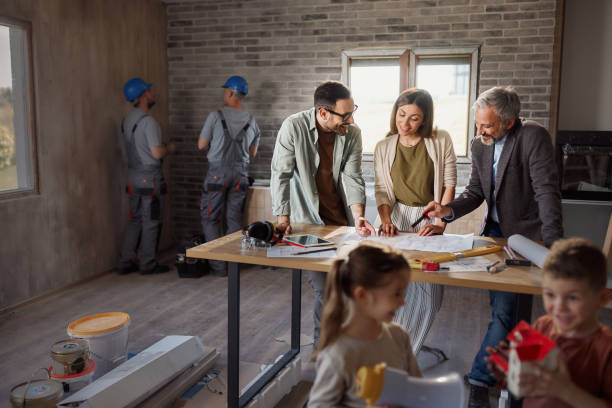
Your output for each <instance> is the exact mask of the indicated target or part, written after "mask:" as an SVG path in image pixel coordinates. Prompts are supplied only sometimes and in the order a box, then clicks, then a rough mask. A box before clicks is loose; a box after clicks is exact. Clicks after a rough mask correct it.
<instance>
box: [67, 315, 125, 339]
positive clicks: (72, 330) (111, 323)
mask: <svg viewBox="0 0 612 408" xmlns="http://www.w3.org/2000/svg"><path fill="white" fill-rule="evenodd" d="M129 322H130V315H129V314H127V313H122V312H109V313H99V314H95V315H91V316H85V317H83V318H81V319H78V320H75V321H74V322H72V323H70V324H69V325H68V334H71V335H76V336H91V335H94V334H102V333H108V332H111V331H113V330H117V329H119V328H121V327H123V326H125V325H126V324H127V323H129Z"/></svg>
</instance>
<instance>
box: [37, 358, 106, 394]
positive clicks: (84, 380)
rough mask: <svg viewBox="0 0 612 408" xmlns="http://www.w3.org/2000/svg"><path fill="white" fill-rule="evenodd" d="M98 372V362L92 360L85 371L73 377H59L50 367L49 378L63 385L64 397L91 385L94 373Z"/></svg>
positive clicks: (88, 361)
mask: <svg viewBox="0 0 612 408" xmlns="http://www.w3.org/2000/svg"><path fill="white" fill-rule="evenodd" d="M95 371H96V362H95V361H93V360H92V359H91V358H90V359H89V360H87V365H86V367H85V369H84V370H83V371H81V372H80V373H78V374H72V375H59V374H58V373H56V372H54V369H53V366H51V367H49V377H51V378H52V379H54V380H56V381H59V382H61V383H62V386H63V388H64V396H63V397H62V398H66V397H67V396H68V395H70V394H73V393H75V392H76V391H78V390H80V389H81V388H84V387H85V386H86V385H89V384H90V383H91V381H92V378H93V375H94V372H95Z"/></svg>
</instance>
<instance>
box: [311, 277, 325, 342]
mask: <svg viewBox="0 0 612 408" xmlns="http://www.w3.org/2000/svg"><path fill="white" fill-rule="evenodd" d="M307 272H308V283H310V286H311V287H312V290H313V292H314V295H315V299H314V307H313V309H312V318H313V320H314V333H313V339H314V345H313V350H316V349H317V347H319V337H320V335H321V317H322V316H323V296H324V295H325V280H326V279H327V273H325V272H318V271H307Z"/></svg>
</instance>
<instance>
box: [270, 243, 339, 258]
mask: <svg viewBox="0 0 612 408" xmlns="http://www.w3.org/2000/svg"><path fill="white" fill-rule="evenodd" d="M324 248H325V247H312V248H300V247H296V246H289V245H286V246H285V245H283V246H273V247H270V248H268V252H267V256H268V258H335V257H336V250H335V249H334V250H329V251H323V252H316V253H314V254H304V255H294V254H296V253H298V252H310V251H317V250H319V249H324Z"/></svg>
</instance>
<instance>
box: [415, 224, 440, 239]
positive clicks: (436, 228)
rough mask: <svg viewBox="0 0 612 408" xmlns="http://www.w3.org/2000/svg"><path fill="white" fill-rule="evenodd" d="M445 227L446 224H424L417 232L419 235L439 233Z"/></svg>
mask: <svg viewBox="0 0 612 408" xmlns="http://www.w3.org/2000/svg"><path fill="white" fill-rule="evenodd" d="M445 229H446V225H445V226H441V225H437V224H426V225H424V226H422V227H421V229H420V230H419V232H418V233H417V234H418V235H420V236H430V235H441V234H443V233H444V230H445Z"/></svg>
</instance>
